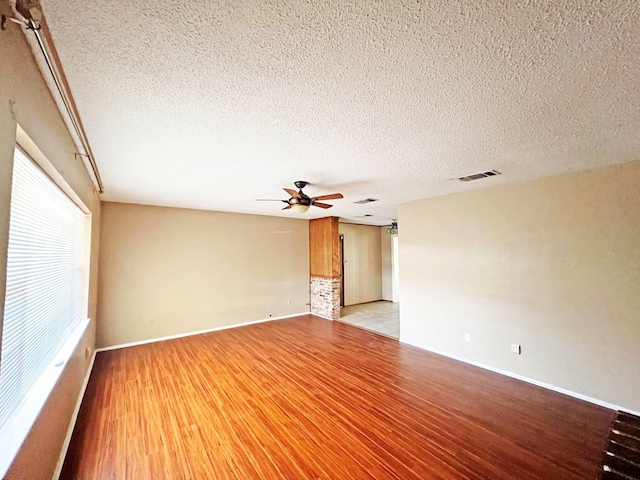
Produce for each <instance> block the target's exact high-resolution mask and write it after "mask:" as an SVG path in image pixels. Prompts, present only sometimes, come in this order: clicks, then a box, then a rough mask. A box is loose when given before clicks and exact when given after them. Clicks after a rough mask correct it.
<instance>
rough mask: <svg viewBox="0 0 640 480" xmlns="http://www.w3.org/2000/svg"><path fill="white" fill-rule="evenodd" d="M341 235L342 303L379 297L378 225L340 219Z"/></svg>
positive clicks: (359, 301)
mask: <svg viewBox="0 0 640 480" xmlns="http://www.w3.org/2000/svg"><path fill="white" fill-rule="evenodd" d="M340 233H341V234H342V235H344V304H345V305H355V304H358V303H365V302H373V301H376V300H380V299H381V298H382V257H381V249H380V227H372V226H370V225H355V224H351V223H341V224H340Z"/></svg>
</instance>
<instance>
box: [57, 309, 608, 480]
mask: <svg viewBox="0 0 640 480" xmlns="http://www.w3.org/2000/svg"><path fill="white" fill-rule="evenodd" d="M614 416H615V414H614V412H612V411H609V410H607V409H604V408H601V407H598V406H594V405H592V404H588V403H585V402H582V401H579V400H576V399H573V398H570V397H567V396H564V395H560V394H558V393H554V392H551V391H548V390H544V389H542V388H539V387H535V386H533V385H529V384H526V383H522V382H519V381H517V380H514V379H511V378H508V377H504V376H500V375H498V374H494V373H491V372H488V371H484V370H481V369H479V368H476V367H472V366H468V365H465V364H462V363H459V362H456V361H454V360H451V359H447V358H444V357H441V356H438V355H435V354H431V353H428V352H425V351H422V350H419V349H417V348H414V347H410V346H407V345H403V344H400V343H399V342H397V341H395V340H393V339H389V338H386V337H384V336H381V335H376V334H373V333H369V332H367V331H365V330H362V329H358V328H354V327H352V326H350V325H346V324H344V323H340V322H331V321H327V320H322V319H319V318H317V317H313V316H311V315H305V316H301V317H297V318H293V319H286V320H280V321H274V322H269V323H262V324H256V325H251V326H247V327H242V328H235V329H229V330H224V331H219V332H214V333H209V334H204V335H198V336H192V337H186V338H181V339H176V340H170V341H165V342H159V343H153V344H148V345H141V346H136V347H130V348H124V349H120V350H113V351H108V352H102V353H99V354H98V355H97V357H96V362H95V367H94V370H93V373H92V375H91V379H90V382H89V385H88V388H87V392H86V395H85V399H84V401H83V404H82V408H81V411H80V414H79V417H78V422H77V425H76V429H75V432H74V434H73V438H72V441H71V445H70V448H69V452H68V455H67V458H66V461H65V464H64V468H63V474H62V478H63V479H92V480H97V479H307V478H310V479H311V478H312V479H318V478H322V479H370V478H374V479H387V478H389V479H403V480H406V479H456V480H460V479H519V480H522V479H576V480H585V479H596V478H598V475H599V471H600V459H601V455H602V451H603V447H604V445H605V443H606V440H607V435H608V428H609V425H610V423H611V421H612V420H613V418H614Z"/></svg>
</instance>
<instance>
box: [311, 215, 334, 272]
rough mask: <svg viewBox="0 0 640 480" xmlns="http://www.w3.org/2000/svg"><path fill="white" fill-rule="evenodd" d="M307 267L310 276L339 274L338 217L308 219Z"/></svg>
mask: <svg viewBox="0 0 640 480" xmlns="http://www.w3.org/2000/svg"><path fill="white" fill-rule="evenodd" d="M309 267H310V274H311V276H312V277H326V278H335V277H339V276H340V239H339V234H338V217H325V218H317V219H315V220H310V221H309Z"/></svg>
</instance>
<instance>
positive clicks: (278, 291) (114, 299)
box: [97, 203, 309, 346]
mask: <svg viewBox="0 0 640 480" xmlns="http://www.w3.org/2000/svg"><path fill="white" fill-rule="evenodd" d="M102 232H103V236H102V239H101V249H100V265H101V270H100V282H99V289H100V305H99V312H98V318H99V320H100V322H99V323H98V332H97V343H98V345H99V346H111V345H119V344H123V343H128V342H136V341H141V340H148V339H153V338H158V337H163V336H168V335H176V334H181V333H187V332H193V331H198V330H204V329H210V328H214V327H221V326H226V325H233V324H238V323H243V322H249V321H254V320H261V319H266V318H269V316H273V317H278V316H285V315H292V314H302V313H307V312H309V307H308V305H307V304H308V302H309V224H308V222H307V221H306V220H297V219H288V218H280V217H266V216H259V215H241V214H234V213H222V212H210V211H201V210H185V209H178V208H164V207H151V206H144V205H130V204H121V203H103V206H102Z"/></svg>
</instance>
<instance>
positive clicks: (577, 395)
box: [400, 337, 640, 416]
mask: <svg viewBox="0 0 640 480" xmlns="http://www.w3.org/2000/svg"><path fill="white" fill-rule="evenodd" d="M400 343H404V344H405V345H410V346H412V347H416V348H419V349H421V350H426V351H427V352H431V353H435V354H436V355H442V356H443V357H448V358H451V359H453V360H457V361H459V362H463V363H467V364H469V365H473V366H475V367H479V368H482V369H484V370H489V371H490V372H494V373H498V374H500V375H504V376H506V377H511V378H515V379H516V380H520V381H522V382H527V383H530V384H532V385H536V386H538V387H542V388H546V389H547V390H551V391H554V392H557V393H561V394H563V395H567V396H569V397H573V398H577V399H578V400H583V401H585V402H589V403H593V404H594V405H598V406H600V407H604V408H608V409H610V410H620V411H622V412H627V413H630V414H632V415H636V416H640V412H636V411H635V410H631V409H629V408H626V407H621V406H620V405H615V404H613V403H609V402H605V401H604V400H599V399H597V398H593V397H589V396H587V395H583V394H581V393H577V392H574V391H571V390H567V389H566V388H562V387H557V386H555V385H552V384H550V383H546V382H541V381H539V380H535V379H533V378H529V377H525V376H522V375H518V374H517V373H513V372H509V371H507V370H502V369H500V368H495V367H492V366H490V365H486V364H484V363H480V362H474V361H473V360H469V359H467V358H463V357H459V356H457V355H451V354H449V353H446V352H443V351H440V350H434V349H432V348H429V347H426V346H424V345H422V344H420V343H416V342H411V341H409V340H407V339H404V338H402V337H400Z"/></svg>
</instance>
